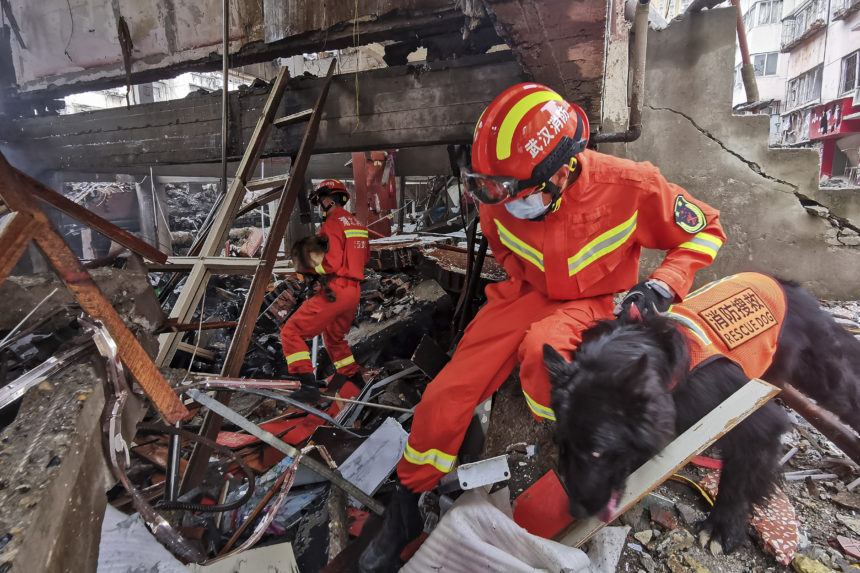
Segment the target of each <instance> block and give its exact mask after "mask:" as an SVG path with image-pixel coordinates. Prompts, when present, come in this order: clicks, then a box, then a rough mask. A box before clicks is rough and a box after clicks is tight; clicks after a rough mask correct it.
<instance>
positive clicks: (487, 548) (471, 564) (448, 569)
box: [401, 489, 629, 573]
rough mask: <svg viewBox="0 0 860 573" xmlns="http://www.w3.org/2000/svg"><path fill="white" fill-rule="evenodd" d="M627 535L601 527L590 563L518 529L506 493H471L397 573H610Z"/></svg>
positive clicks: (573, 551)
mask: <svg viewBox="0 0 860 573" xmlns="http://www.w3.org/2000/svg"><path fill="white" fill-rule="evenodd" d="M627 530H629V528H614V527H613V528H606V530H605V531H606V533H605V534H602V535H601V536H599V537H595V539H593V540H592V546H593V549H592V553H594V554H595V560H594V562H592V559H591V558H589V556H588V554H586V553H585V552H584V551H582V550H580V549H576V548H573V547H568V546H566V545H563V544H561V543H557V542H555V541H552V540H549V539H544V538H542V537H538V536H536V535H532V534H531V533H529V532H528V531H526V530H525V529H523V528H522V527H520V526H519V525H517V524H516V523H515V522H514V520H513V515H512V513H511V506H510V502H509V494H508V490H507V489H503V490H500V491H498V492H496V493H495V494H493V495H489V494H487V492H486V491H485V490H483V489H476V490H472V491H468V492H466V493H464V494H463V495H462V496H460V498H459V499H458V500H457V503H456V504H454V507H452V508H451V510H449V511H448V512H447V513H446V514H445V516H444V517H443V518H442V520H441V521H440V522H439V524H438V525H437V526H436V529H434V530H433V533H432V534H431V535H430V537H428V538H427V540H426V541H425V542H424V544H423V545H422V546H421V548H420V549H419V550H418V551H417V552H416V553H415V555H414V556H413V557H412V559H410V560H409V562H408V563H407V564H406V565H405V566H404V567H403V568H402V569H401V571H402V572H403V573H424V572H429V571H433V572H435V573H460V572H462V573H474V572H475V571H488V572H489V571H505V572H507V573H520V572H522V573H525V572H532V571H551V572H556V573H557V572H560V571H565V572H571V573H597V572H599V573H610V572H611V571H614V570H615V564H616V563H617V562H618V559H619V557H620V552H621V550H622V549H623V548H624V542H623V540H624V538H625V537H626V535H627ZM601 533H603V532H601ZM604 536H605V540H604ZM619 539H620V540H621V543H618V540H619ZM604 541H606V542H604ZM598 554H599V556H598Z"/></svg>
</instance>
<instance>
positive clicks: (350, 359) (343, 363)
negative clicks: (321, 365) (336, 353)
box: [334, 354, 355, 370]
mask: <svg viewBox="0 0 860 573" xmlns="http://www.w3.org/2000/svg"><path fill="white" fill-rule="evenodd" d="M352 364H355V356H353V355H352V354H350V355H349V356H347V357H346V358H341V359H340V360H335V361H334V369H335V370H340V369H341V368H346V367H347V366H350V365H352Z"/></svg>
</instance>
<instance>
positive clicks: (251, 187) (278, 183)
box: [245, 173, 290, 191]
mask: <svg viewBox="0 0 860 573" xmlns="http://www.w3.org/2000/svg"><path fill="white" fill-rule="evenodd" d="M289 178H290V175H289V173H284V174H282V175H273V176H271V177H264V178H262V179H251V180H250V181H248V182H247V183H245V189H247V190H248V191H262V190H263V189H275V188H276V187H283V186H284V185H286V183H287V180H288V179H289ZM278 191H280V189H278Z"/></svg>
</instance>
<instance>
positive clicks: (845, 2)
mask: <svg viewBox="0 0 860 573" xmlns="http://www.w3.org/2000/svg"><path fill="white" fill-rule="evenodd" d="M857 10H860V0H833V19H834V20H842V19H844V18H846V17H847V16H848V15H850V14H853V13H854V12H856V11H857Z"/></svg>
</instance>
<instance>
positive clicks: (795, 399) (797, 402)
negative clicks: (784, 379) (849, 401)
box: [779, 384, 860, 464]
mask: <svg viewBox="0 0 860 573" xmlns="http://www.w3.org/2000/svg"><path fill="white" fill-rule="evenodd" d="M781 388H782V393H780V395H779V398H780V399H781V400H782V401H783V402H785V404H786V405H787V406H788V407H789V408H791V409H792V410H794V411H795V412H797V413H798V414H800V415H801V416H803V418H804V419H805V420H806V421H807V422H809V423H810V424H812V426H813V427H814V428H815V429H816V430H818V431H819V432H821V433H822V434H824V437H826V438H827V439H828V440H830V441H831V442H833V443H834V444H835V445H836V447H837V448H839V449H840V450H842V453H843V454H845V455H846V456H848V457H849V458H851V459H852V460H853V461H854V462H856V463H858V464H860V438H858V436H857V433H856V432H855V431H854V430H853V429H852V428H850V427H848V426H847V425H845V424H843V423H842V421H841V420H839V419H838V418H837V417H836V415H835V414H833V413H832V412H830V411H828V410H825V409H824V408H822V407H821V406H819V405H818V404H816V403H814V402H812V401H811V400H810V399H809V398H807V397H806V396H805V395H803V394H801V393H800V392H799V391H798V390H797V389H796V388H794V387H793V386H791V385H790V384H783V385H782V386H781Z"/></svg>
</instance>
